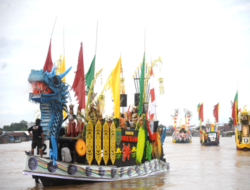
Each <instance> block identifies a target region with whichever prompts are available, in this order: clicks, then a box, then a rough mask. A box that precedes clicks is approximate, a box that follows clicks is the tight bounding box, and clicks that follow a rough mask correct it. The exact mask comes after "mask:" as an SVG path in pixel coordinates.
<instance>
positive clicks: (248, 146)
mask: <svg viewBox="0 0 250 190" xmlns="http://www.w3.org/2000/svg"><path fill="white" fill-rule="evenodd" d="M236 147H237V150H245V151H250V144H249V143H244V144H238V143H237V144H236Z"/></svg>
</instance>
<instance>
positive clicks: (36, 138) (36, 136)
mask: <svg viewBox="0 0 250 190" xmlns="http://www.w3.org/2000/svg"><path fill="white" fill-rule="evenodd" d="M40 123H41V120H40V119H36V125H33V126H31V127H30V128H29V129H28V133H29V135H30V136H31V137H32V144H31V154H32V155H33V154H34V149H35V148H36V146H37V148H38V149H39V152H40V156H41V157H43V153H42V146H43V143H44V136H43V129H42V127H41V126H40ZM31 131H32V134H31V133H30V132H31Z"/></svg>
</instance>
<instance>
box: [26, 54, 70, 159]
mask: <svg viewBox="0 0 250 190" xmlns="http://www.w3.org/2000/svg"><path fill="white" fill-rule="evenodd" d="M50 59H51V58H50ZM45 68H47V67H45ZM70 69H71V67H70V68H69V69H67V70H66V71H65V72H64V73H61V74H59V75H56V71H55V67H52V70H51V72H50V73H48V72H46V71H44V70H32V71H31V73H30V75H29V78H28V81H29V83H31V84H32V90H33V92H32V93H30V94H29V100H30V101H34V102H37V103H40V110H41V120H42V122H41V126H42V127H43V133H44V138H45V140H46V139H51V144H52V149H51V150H50V153H51V155H50V156H51V157H52V158H53V162H55V160H56V159H57V155H58V153H57V139H58V135H59V131H60V129H61V126H62V122H63V115H62V114H63V113H62V111H63V110H65V111H67V106H66V103H67V101H66V100H65V99H66V97H67V94H68V93H69V92H68V91H67V89H68V86H67V85H66V84H65V83H64V82H62V79H63V77H65V76H66V75H67V73H68V72H69V71H70ZM52 90H53V93H51V92H52ZM52 136H53V137H54V138H52ZM52 141H55V142H52ZM53 144H54V145H56V146H54V145H53Z"/></svg>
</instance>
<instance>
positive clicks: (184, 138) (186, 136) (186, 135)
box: [172, 125, 192, 143]
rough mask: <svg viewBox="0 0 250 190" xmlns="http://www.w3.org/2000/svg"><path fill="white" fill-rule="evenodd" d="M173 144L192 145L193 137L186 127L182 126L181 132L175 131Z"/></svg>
mask: <svg viewBox="0 0 250 190" xmlns="http://www.w3.org/2000/svg"><path fill="white" fill-rule="evenodd" d="M172 138H173V140H172V142H173V143H191V142H192V135H191V133H190V130H187V129H186V125H182V126H181V127H180V128H179V130H175V131H174V133H173V136H172Z"/></svg>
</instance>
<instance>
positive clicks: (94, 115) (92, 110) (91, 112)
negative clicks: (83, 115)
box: [89, 102, 98, 126]
mask: <svg viewBox="0 0 250 190" xmlns="http://www.w3.org/2000/svg"><path fill="white" fill-rule="evenodd" d="M94 106H95V105H94V103H93V102H92V103H91V104H90V110H89V117H90V120H91V122H92V123H93V125H94V126H95V124H96V122H97V119H98V113H97V110H96V109H95V107H94Z"/></svg>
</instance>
